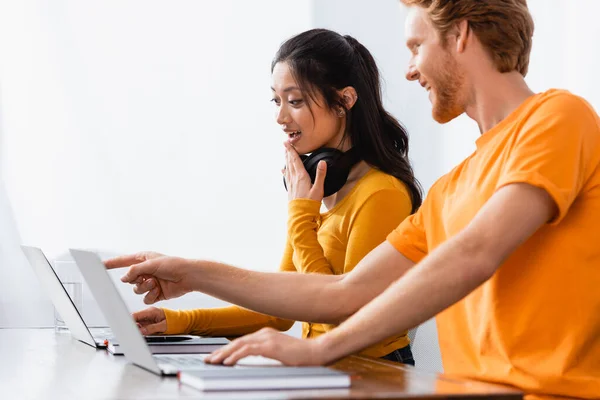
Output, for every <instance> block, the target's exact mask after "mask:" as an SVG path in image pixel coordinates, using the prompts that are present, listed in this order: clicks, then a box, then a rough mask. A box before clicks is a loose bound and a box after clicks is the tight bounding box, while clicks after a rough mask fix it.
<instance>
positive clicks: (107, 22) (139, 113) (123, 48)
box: [0, 0, 312, 326]
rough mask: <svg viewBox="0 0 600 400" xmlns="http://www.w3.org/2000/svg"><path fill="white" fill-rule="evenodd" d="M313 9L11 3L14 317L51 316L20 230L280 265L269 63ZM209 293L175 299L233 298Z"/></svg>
mask: <svg viewBox="0 0 600 400" xmlns="http://www.w3.org/2000/svg"><path fill="white" fill-rule="evenodd" d="M311 7H312V5H311V2H309V1H296V2H293V3H291V2H280V1H277V0H270V1H261V2H258V3H257V2H246V1H241V0H238V1H234V0H230V1H223V0H220V1H210V2H209V1H203V2H197V1H179V2H164V1H147V0H144V1H142V0H140V1H103V2H81V1H77V0H56V1H53V2H50V3H48V2H46V1H42V0H27V1H18V2H17V1H4V2H2V3H1V4H0V56H1V59H2V63H1V65H0V84H1V91H0V96H1V97H0V102H1V103H0V104H1V106H2V119H1V121H0V124H1V125H0V126H1V134H2V137H1V142H0V143H1V147H0V163H1V164H0V165H1V170H2V176H3V180H4V181H3V186H2V187H0V189H1V192H0V194H2V196H0V200H2V202H3V203H4V205H5V206H6V207H3V208H2V209H1V210H0V212H2V214H1V218H0V220H2V227H1V228H0V229H2V233H3V235H2V237H4V238H9V239H10V240H9V241H8V242H3V244H2V245H3V246H2V254H1V255H2V259H1V260H0V269H1V273H2V280H1V281H0V294H1V296H2V297H1V301H0V307H1V308H0V326H21V325H48V324H51V323H52V320H51V308H49V303H48V302H47V301H46V298H45V296H43V295H40V294H39V293H38V289H39V288H38V285H37V282H36V281H35V280H34V278H33V275H32V274H31V273H30V271H29V268H28V266H27V265H26V263H25V260H24V258H23V257H22V256H21V254H20V253H19V251H18V248H17V247H16V244H18V243H19V242H21V241H22V242H25V243H30V244H35V245H39V246H41V247H42V248H43V249H44V250H46V251H47V252H48V254H49V255H50V256H51V257H56V256H59V255H60V254H63V253H64V252H65V250H66V249H67V248H68V247H92V248H99V249H105V250H109V251H111V252H132V251H138V250H144V249H154V250H157V251H162V252H165V253H170V254H177V255H181V256H195V257H203V258H214V259H219V260H223V261H228V262H231V263H234V264H239V265H242V266H244V267H247V268H254V269H263V270H275V269H277V267H278V265H279V261H280V257H281V253H282V250H283V245H284V240H285V223H286V210H287V209H286V199H287V197H286V194H285V191H284V189H283V186H282V182H281V173H280V169H281V165H282V164H283V158H282V155H283V150H282V141H283V135H282V133H281V131H280V129H279V127H278V126H277V124H276V123H275V122H274V118H273V108H272V107H273V106H272V104H271V103H270V102H269V100H270V99H271V93H270V89H269V87H270V62H271V59H272V57H273V56H274V54H275V51H276V50H277V48H278V47H279V45H280V43H281V42H283V41H284V40H285V39H287V38H288V37H289V36H291V35H293V34H295V33H298V32H300V31H303V30H306V29H308V28H309V27H310V21H311ZM250 15H252V18H249V16H250ZM11 212H12V213H11ZM11 219H12V220H13V221H14V224H13V223H11ZM17 228H18V229H17ZM18 234H20V238H19V237H18V236H17V235H18ZM5 248H6V249H5ZM129 290H130V289H129V288H127V291H128V292H129ZM200 297H201V299H199V298H198V296H197V297H196V298H194V297H193V296H190V297H188V298H186V299H184V300H181V301H179V302H173V303H172V304H173V305H174V306H183V307H185V306H194V305H198V304H202V305H203V306H205V305H215V304H219V302H216V301H214V300H211V299H208V298H204V297H202V296H200ZM129 303H130V306H131V307H132V308H139V307H142V304H141V301H140V300H139V299H134V296H132V295H131V296H130V297H129ZM84 306H85V305H84Z"/></svg>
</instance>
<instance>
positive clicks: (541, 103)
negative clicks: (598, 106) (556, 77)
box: [532, 89, 598, 121]
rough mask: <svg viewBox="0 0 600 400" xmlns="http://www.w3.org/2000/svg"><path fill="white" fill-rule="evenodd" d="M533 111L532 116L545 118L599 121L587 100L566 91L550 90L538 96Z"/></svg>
mask: <svg viewBox="0 0 600 400" xmlns="http://www.w3.org/2000/svg"><path fill="white" fill-rule="evenodd" d="M532 109H533V112H532V116H533V115H539V114H542V116H543V117H547V116H549V115H551V116H553V117H557V116H562V117H565V118H568V119H572V118H578V117H583V118H589V119H593V120H596V121H597V120H598V114H597V112H596V111H595V110H594V108H593V107H592V105H591V104H590V103H588V101H587V100H585V99H584V98H583V97H581V96H578V95H576V94H573V93H571V92H570V91H568V90H565V89H549V90H547V91H545V92H543V93H540V94H538V95H537V99H536V101H535V102H534V104H533V107H532Z"/></svg>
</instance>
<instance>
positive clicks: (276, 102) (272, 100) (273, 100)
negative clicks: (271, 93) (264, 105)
mask: <svg viewBox="0 0 600 400" xmlns="http://www.w3.org/2000/svg"><path fill="white" fill-rule="evenodd" d="M271 102H273V103H275V104H277V105H279V103H281V102H280V101H279V99H275V98H273V99H271Z"/></svg>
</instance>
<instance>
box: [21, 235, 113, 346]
mask: <svg viewBox="0 0 600 400" xmlns="http://www.w3.org/2000/svg"><path fill="white" fill-rule="evenodd" d="M21 249H22V250H23V253H24V254H25V257H27V260H28V261H29V264H30V265H31V267H32V268H33V271H34V272H35V274H36V275H37V277H38V280H39V281H40V284H41V286H42V287H43V288H44V290H45V291H46V293H47V294H48V297H50V300H51V301H52V304H54V307H56V310H57V311H58V313H59V314H60V316H61V317H62V318H63V319H64V321H65V324H66V325H67V327H68V328H69V332H70V333H71V335H72V336H73V337H75V339H77V340H79V341H80V342H82V343H85V344H87V345H89V346H92V347H95V348H97V349H104V348H106V346H107V343H106V340H107V339H110V338H112V332H111V331H110V330H109V329H108V328H89V327H88V326H87V325H86V323H85V321H84V320H83V317H82V316H81V314H80V313H79V310H78V309H77V307H75V304H74V303H73V300H71V297H70V296H69V294H68V293H67V291H66V290H65V288H64V286H63V284H62V282H61V281H60V279H59V277H58V275H56V272H55V271H54V269H53V268H52V265H50V262H49V261H48V259H47V258H46V256H45V255H44V253H43V252H42V250H41V249H39V248H37V247H31V246H21Z"/></svg>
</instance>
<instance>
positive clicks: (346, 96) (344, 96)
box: [338, 86, 358, 110]
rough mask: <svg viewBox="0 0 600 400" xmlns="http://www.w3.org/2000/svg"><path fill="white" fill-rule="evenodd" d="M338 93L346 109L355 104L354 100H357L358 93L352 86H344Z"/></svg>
mask: <svg viewBox="0 0 600 400" xmlns="http://www.w3.org/2000/svg"><path fill="white" fill-rule="evenodd" d="M338 93H339V95H340V99H341V100H342V103H343V104H344V108H345V109H346V110H350V109H351V108H352V107H354V104H356V100H358V94H357V93H356V89H354V88H353V87H352V86H346V87H345V88H343V89H342V90H340V91H339V92H338Z"/></svg>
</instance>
